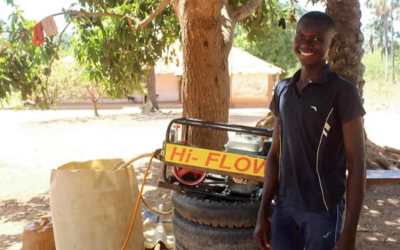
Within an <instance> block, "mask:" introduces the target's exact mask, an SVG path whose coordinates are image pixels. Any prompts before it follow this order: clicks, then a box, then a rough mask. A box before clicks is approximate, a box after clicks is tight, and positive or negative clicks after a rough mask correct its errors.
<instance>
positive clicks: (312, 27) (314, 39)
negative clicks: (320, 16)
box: [293, 19, 334, 66]
mask: <svg viewBox="0 0 400 250" xmlns="http://www.w3.org/2000/svg"><path fill="white" fill-rule="evenodd" d="M333 35H334V32H333V29H331V28H329V27H328V25H327V24H326V23H324V22H322V21H318V20H311V19H303V20H301V21H300V22H299V24H298V25H297V29H296V35H295V39H294V46H293V47H294V52H295V53H296V55H297V57H298V58H299V61H300V63H301V64H302V65H303V66H312V65H316V64H320V63H325V61H326V58H327V57H328V52H329V48H330V46H331V42H332V39H333Z"/></svg>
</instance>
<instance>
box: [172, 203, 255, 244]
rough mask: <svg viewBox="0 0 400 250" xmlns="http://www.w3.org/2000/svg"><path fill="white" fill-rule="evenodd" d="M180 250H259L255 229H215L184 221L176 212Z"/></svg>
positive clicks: (174, 220) (176, 229)
mask: <svg viewBox="0 0 400 250" xmlns="http://www.w3.org/2000/svg"><path fill="white" fill-rule="evenodd" d="M172 222H173V226H174V235H175V242H176V243H177V246H178V248H176V249H179V250H244V249H246V250H253V249H254V250H257V249H258V248H257V247H256V245H255V243H254V240H253V232H254V228H235V229H229V228H215V227H209V226H203V225H200V224H196V223H193V222H190V221H188V220H186V219H184V218H183V217H182V216H180V215H179V214H178V213H177V212H176V211H174V216H173V217H172Z"/></svg>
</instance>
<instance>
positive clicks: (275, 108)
mask: <svg viewBox="0 0 400 250" xmlns="http://www.w3.org/2000/svg"><path fill="white" fill-rule="evenodd" d="M278 89H280V86H279V84H278V85H276V87H275V90H274V96H273V97H272V100H271V104H270V105H269V109H270V110H271V112H272V113H273V114H274V115H275V116H276V117H279V91H278Z"/></svg>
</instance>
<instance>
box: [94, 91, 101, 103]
mask: <svg viewBox="0 0 400 250" xmlns="http://www.w3.org/2000/svg"><path fill="white" fill-rule="evenodd" d="M100 96H101V93H99V94H98V95H97V97H96V99H95V101H96V102H97V101H98V100H99V99H100Z"/></svg>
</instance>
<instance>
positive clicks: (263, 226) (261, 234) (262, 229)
mask: <svg viewBox="0 0 400 250" xmlns="http://www.w3.org/2000/svg"><path fill="white" fill-rule="evenodd" d="M270 234H271V223H270V222H269V220H268V219H265V220H261V221H260V220H259V221H257V226H256V228H255V229H254V234H253V238H254V241H255V242H256V244H257V246H258V247H259V248H260V249H263V250H272V244H271V239H270Z"/></svg>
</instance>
